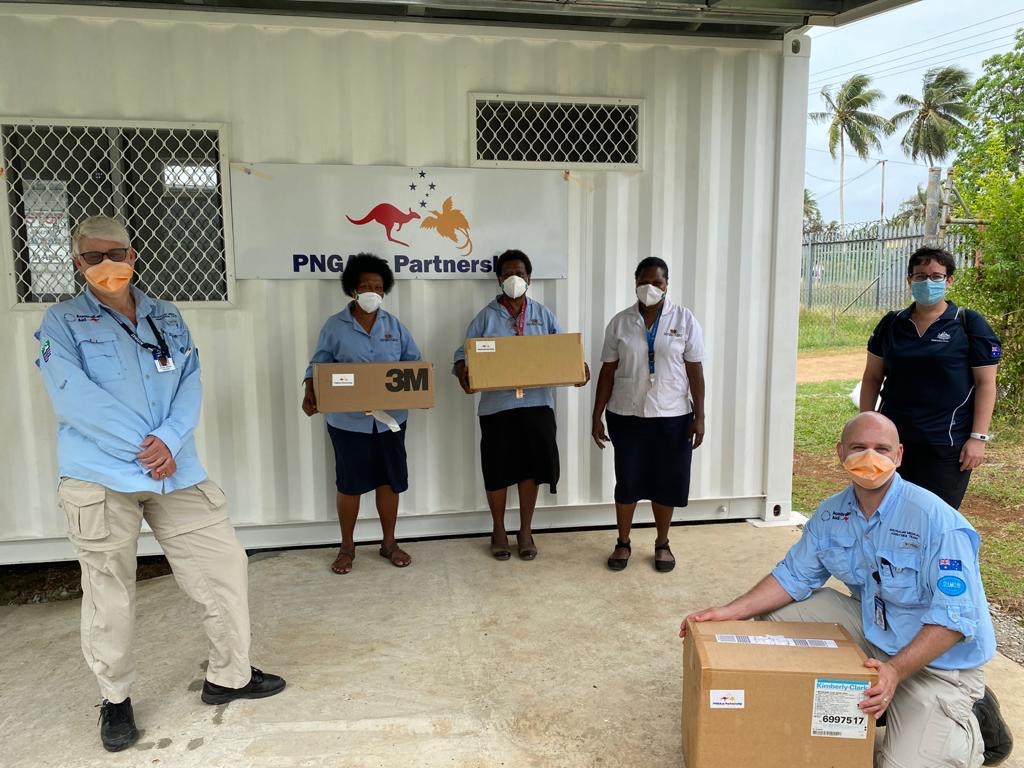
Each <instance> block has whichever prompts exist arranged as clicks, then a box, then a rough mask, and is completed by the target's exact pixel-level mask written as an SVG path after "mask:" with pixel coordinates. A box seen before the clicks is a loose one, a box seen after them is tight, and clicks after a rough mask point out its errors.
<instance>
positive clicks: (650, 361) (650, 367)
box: [640, 305, 665, 381]
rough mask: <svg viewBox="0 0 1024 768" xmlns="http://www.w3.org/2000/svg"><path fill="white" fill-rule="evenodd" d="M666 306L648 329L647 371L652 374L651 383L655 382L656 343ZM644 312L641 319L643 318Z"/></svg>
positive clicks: (660, 310)
mask: <svg viewBox="0 0 1024 768" xmlns="http://www.w3.org/2000/svg"><path fill="white" fill-rule="evenodd" d="M664 308H665V307H664V305H663V306H662V308H661V309H659V310H658V316H657V317H656V318H654V324H653V325H651V327H650V328H647V329H646V331H647V371H648V373H650V374H651V381H654V341H655V339H657V338H658V326H659V325H661V312H662V310H663V309H664ZM643 316H644V314H643V312H641V313H640V317H641V318H643Z"/></svg>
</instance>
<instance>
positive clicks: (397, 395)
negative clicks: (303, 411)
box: [313, 360, 434, 413]
mask: <svg viewBox="0 0 1024 768" xmlns="http://www.w3.org/2000/svg"><path fill="white" fill-rule="evenodd" d="M313 391H314V392H315V393H316V406H317V410H319V411H320V413H366V412H368V411H394V410H405V409H407V408H433V407H434V366H433V364H432V363H424V362H423V361H422V360H416V361H414V362H409V361H396V362H392V363H318V364H317V365H314V366H313Z"/></svg>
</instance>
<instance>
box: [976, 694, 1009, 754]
mask: <svg viewBox="0 0 1024 768" xmlns="http://www.w3.org/2000/svg"><path fill="white" fill-rule="evenodd" d="M974 716H975V717H976V718H978V726H979V728H980V729H981V738H982V740H983V741H984V742H985V762H984V763H983V765H999V764H1000V763H1001V762H1003V760H1005V759H1006V758H1008V757H1009V756H1010V753H1011V752H1012V751H1013V734H1011V733H1010V729H1009V727H1008V726H1007V725H1006V721H1005V720H1003V716H1002V714H1000V712H999V699H997V698H996V695H995V694H994V693H992V689H991V688H989V687H988V686H985V695H984V696H982V697H981V698H980V699H978V700H977V701H976V702H974Z"/></svg>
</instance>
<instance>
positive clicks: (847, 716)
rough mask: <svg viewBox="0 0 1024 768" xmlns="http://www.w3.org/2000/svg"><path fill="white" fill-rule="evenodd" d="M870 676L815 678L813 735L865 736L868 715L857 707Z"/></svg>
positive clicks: (812, 715)
mask: <svg viewBox="0 0 1024 768" xmlns="http://www.w3.org/2000/svg"><path fill="white" fill-rule="evenodd" d="M869 686H870V683H868V681H867V680H821V679H819V680H815V681H814V706H813V707H812V709H811V736H827V737H831V738H834V739H866V738H867V736H868V717H869V715H868V714H867V713H866V712H864V711H862V710H860V709H858V708H857V705H858V704H860V702H861V701H863V700H864V691H866V690H867V689H868V687H869Z"/></svg>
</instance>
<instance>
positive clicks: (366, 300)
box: [356, 291, 384, 315]
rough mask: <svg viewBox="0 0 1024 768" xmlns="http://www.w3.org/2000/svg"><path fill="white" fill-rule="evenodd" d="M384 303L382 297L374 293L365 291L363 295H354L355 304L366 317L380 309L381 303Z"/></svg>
mask: <svg viewBox="0 0 1024 768" xmlns="http://www.w3.org/2000/svg"><path fill="white" fill-rule="evenodd" d="M383 301H384V297H383V296H381V295H380V294H379V293H377V292H376V291H366V292H365V293H357V294H356V304H358V305H359V308H360V309H361V310H363V312H365V313H366V314H368V315H372V314H373V313H374V312H376V311H377V310H378V309H380V305H381V303H382V302H383Z"/></svg>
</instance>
